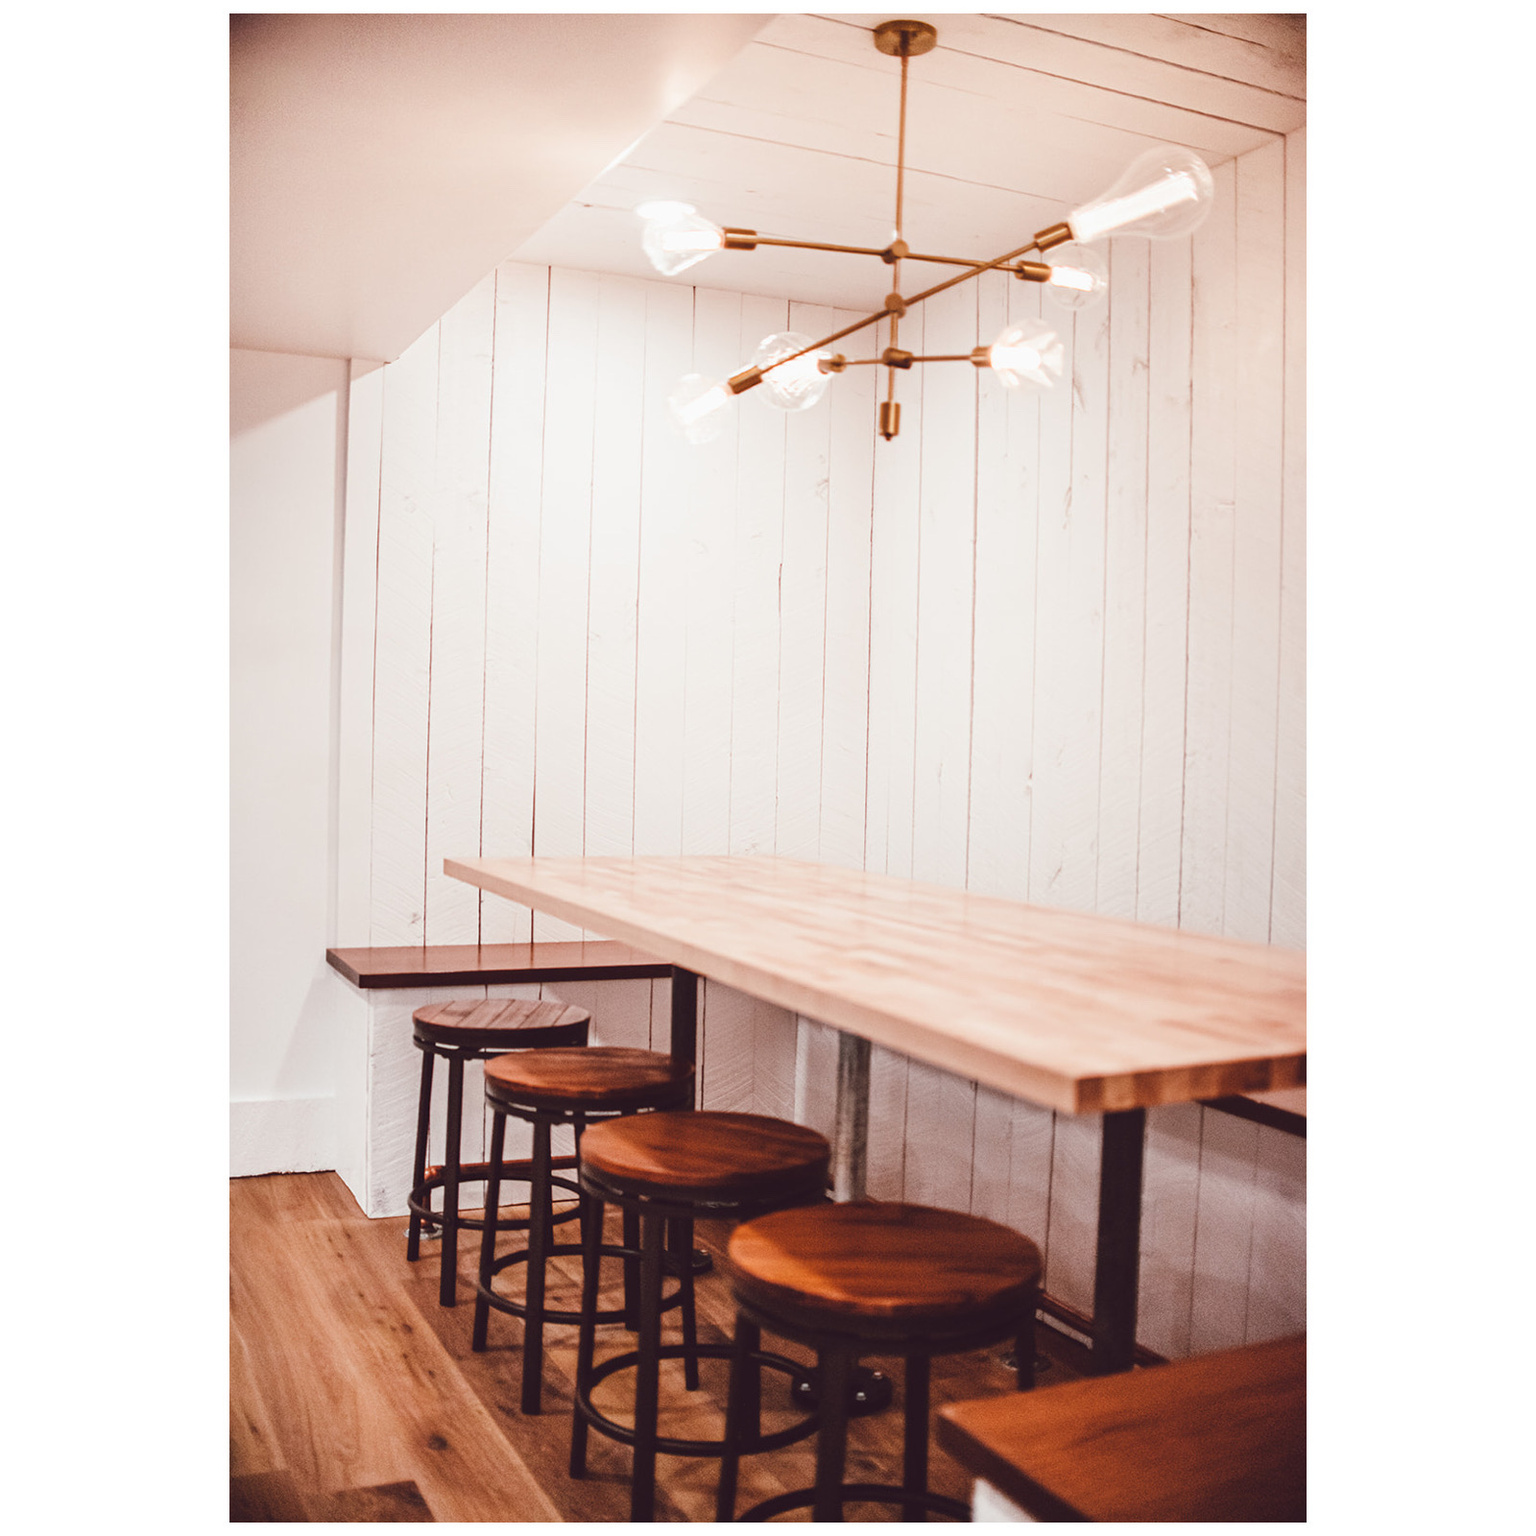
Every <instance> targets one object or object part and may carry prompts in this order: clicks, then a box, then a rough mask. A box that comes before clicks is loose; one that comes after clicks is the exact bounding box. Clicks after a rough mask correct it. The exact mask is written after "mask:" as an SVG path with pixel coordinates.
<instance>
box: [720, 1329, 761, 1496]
mask: <svg viewBox="0 0 1536 1536" xmlns="http://www.w3.org/2000/svg"><path fill="white" fill-rule="evenodd" d="M761 1344H762V1332H761V1330H760V1329H759V1328H758V1326H757V1324H756V1323H752V1322H748V1320H747V1319H746V1318H745V1317H743V1316H742V1315H741V1313H740V1312H738V1313H737V1314H736V1333H735V1337H734V1342H733V1344H732V1348H731V1384H730V1386H729V1388H728V1389H727V1391H726V1398H725V1448H724V1453H723V1454H722V1455H721V1457H720V1484H719V1487H718V1488H716V1490H715V1520H716V1521H717V1522H718V1523H720V1524H725V1523H726V1522H728V1521H731V1520H734V1519H735V1518H736V1476H737V1468H738V1464H739V1463H740V1460H741V1451H742V1447H743V1446H746V1445H750V1444H751V1443H752V1442H753V1441H755V1440H756V1439H757V1436H758V1433H759V1427H758V1422H757V1421H758V1417H759V1404H758V1402H757V1398H756V1393H755V1386H756V1384H755V1382H753V1381H752V1380H751V1378H750V1375H749V1371H748V1366H749V1364H750V1366H751V1374H754V1375H755V1374H756V1373H757V1371H758V1365H757V1362H756V1361H755V1360H752V1359H751V1357H750V1352H751V1351H752V1350H754V1349H758V1348H759V1347H760V1346H761ZM749 1419H750V1421H751V1423H750V1425H749V1422H748V1421H749Z"/></svg>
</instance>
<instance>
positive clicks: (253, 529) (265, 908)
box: [230, 351, 348, 1174]
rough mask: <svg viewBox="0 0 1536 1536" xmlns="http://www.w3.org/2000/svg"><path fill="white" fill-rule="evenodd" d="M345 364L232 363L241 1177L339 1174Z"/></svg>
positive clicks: (233, 891)
mask: <svg viewBox="0 0 1536 1536" xmlns="http://www.w3.org/2000/svg"><path fill="white" fill-rule="evenodd" d="M347 373H348V370H347V365H346V364H345V363H338V362H335V361H332V360H329V359H325V358H314V357H290V356H284V355H280V354H275V353H265V352H243V351H232V352H231V353H230V415H231V420H230V669H231V678H230V822H231V833H230V1098H231V1101H232V1102H231V1110H230V1121H231V1125H230V1129H231V1172H232V1173H235V1174H244V1173H264V1172H271V1171H286V1170H304V1169H315V1168H331V1167H334V1166H335V1156H336V1154H335V1126H334V1121H335V1114H334V1103H333V1096H334V1092H335V1073H336V1063H335V1059H334V1057H335V1051H336V1046H337V1041H336V1036H335V1029H334V1013H333V1010H332V1008H331V1007H330V1006H329V1004H328V1002H327V998H328V995H329V987H330V984H329V982H328V979H327V971H328V968H327V966H326V964H325V948H326V945H327V944H328V943H329V942H331V939H330V934H331V931H332V929H333V927H334V922H335V918H334V906H335V898H334V891H333V870H334V867H335V843H334V836H333V830H332V829H333V827H334V824H335V817H334V810H333V797H334V790H333V765H334V761H335V748H334V745H333V727H334V719H335V687H334V681H333V657H334V656H335V655H336V654H337V644H336V641H337V631H336V624H335V620H336V616H337V611H338V610H337V604H336V589H337V578H338V563H337V554H338V551H339V549H340V538H341V513H342V505H343V485H344V475H343V470H344V452H345V443H346V427H347Z"/></svg>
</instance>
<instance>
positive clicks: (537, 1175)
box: [522, 1115, 550, 1413]
mask: <svg viewBox="0 0 1536 1536" xmlns="http://www.w3.org/2000/svg"><path fill="white" fill-rule="evenodd" d="M531 1171H532V1174H533V1177H532V1178H531V1179H530V1181H529V1183H530V1185H531V1188H530V1189H529V1192H528V1287H527V1290H526V1291H525V1292H524V1301H525V1302H526V1304H527V1306H526V1310H527V1316H526V1317H525V1318H524V1319H523V1395H522V1408H523V1412H524V1413H537V1412H538V1411H539V1404H540V1399H541V1397H542V1389H543V1385H544V1264H545V1261H546V1259H547V1257H548V1253H549V1238H550V1225H549V1189H550V1185H549V1120H548V1119H547V1118H546V1117H545V1116H544V1115H540V1116H538V1118H537V1119H536V1120H535V1121H534V1122H533V1168H532V1170H531Z"/></svg>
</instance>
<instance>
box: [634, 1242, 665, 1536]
mask: <svg viewBox="0 0 1536 1536" xmlns="http://www.w3.org/2000/svg"><path fill="white" fill-rule="evenodd" d="M640 1226H641V1244H640V1246H641V1262H640V1349H639V1355H640V1359H639V1361H638V1362H637V1364H636V1367H635V1455H634V1468H633V1471H632V1474H631V1477H630V1484H629V1518H630V1521H631V1522H632V1523H635V1524H639V1523H641V1522H650V1521H654V1520H655V1518H656V1416H657V1407H658V1403H659V1399H660V1395H661V1382H660V1375H661V1258H662V1237H663V1234H662V1226H663V1218H662V1217H660V1216H652V1215H649V1214H647V1215H646V1216H644V1217H643V1218H642V1219H641V1223H640Z"/></svg>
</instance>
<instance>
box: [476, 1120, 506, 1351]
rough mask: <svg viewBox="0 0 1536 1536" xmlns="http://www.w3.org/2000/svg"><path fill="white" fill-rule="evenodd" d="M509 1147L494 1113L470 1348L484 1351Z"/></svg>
mask: <svg viewBox="0 0 1536 1536" xmlns="http://www.w3.org/2000/svg"><path fill="white" fill-rule="evenodd" d="M506 1144H507V1117H506V1115H505V1114H503V1113H502V1111H501V1110H499V1109H496V1108H494V1107H493V1108H492V1110H491V1166H490V1177H489V1178H487V1179H486V1181H485V1228H484V1230H483V1231H482V1232H481V1234H480V1290H479V1292H478V1294H477V1295H476V1296H475V1327H474V1331H473V1332H472V1333H471V1334H470V1338H469V1347H470V1348H471V1349H473V1350H477V1351H478V1350H483V1349H484V1348H485V1329H486V1324H487V1323H488V1322H489V1321H490V1316H491V1304H490V1302H489V1301H488V1300H486V1293H487V1292H488V1291H489V1290H490V1288H491V1264H492V1262H493V1261H494V1259H495V1257H496V1213H497V1211H498V1210H499V1209H500V1208H501V1154H502V1151H503V1149H504V1148H505V1147H506Z"/></svg>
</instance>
